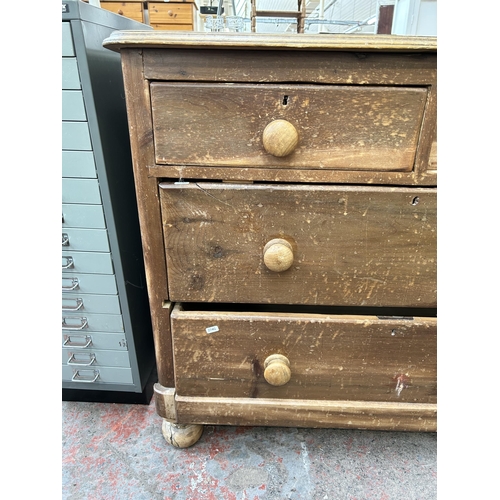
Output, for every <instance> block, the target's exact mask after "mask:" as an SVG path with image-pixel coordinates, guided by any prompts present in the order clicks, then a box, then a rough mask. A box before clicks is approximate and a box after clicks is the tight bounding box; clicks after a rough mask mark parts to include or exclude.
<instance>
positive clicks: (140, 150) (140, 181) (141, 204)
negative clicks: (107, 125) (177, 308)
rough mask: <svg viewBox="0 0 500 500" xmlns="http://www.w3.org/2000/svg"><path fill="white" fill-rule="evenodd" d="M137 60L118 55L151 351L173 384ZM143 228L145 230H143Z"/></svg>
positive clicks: (166, 382) (147, 115) (162, 376)
mask: <svg viewBox="0 0 500 500" xmlns="http://www.w3.org/2000/svg"><path fill="white" fill-rule="evenodd" d="M141 60H142V58H141V53H140V51H135V50H133V51H126V52H125V53H123V54H122V69H123V80H124V84H125V99H126V103H127V116H128V122H129V131H130V147H131V151H132V165H133V169H134V180H135V188H136V195H137V207H138V211H139V223H140V225H141V238H142V248H143V255H144V264H145V269H146V282H147V286H148V295H149V305H150V310H151V319H152V323H153V338H154V343H155V354H156V359H157V363H158V366H159V371H158V378H159V382H160V384H161V385H163V386H164V387H173V386H174V374H173V360H172V348H171V344H172V339H171V336H170V306H169V307H164V302H165V301H166V300H167V299H168V292H167V271H166V267H165V259H164V248H163V238H162V223H161V214H160V206H159V203H160V202H159V196H158V187H157V181H156V179H154V178H149V177H148V175H147V172H148V171H147V169H145V168H144V165H150V164H152V163H153V162H154V151H153V147H152V141H151V110H150V105H149V103H150V97H149V85H148V84H147V82H146V81H145V80H144V78H143V75H142V71H141V66H142V64H141ZM145 228H148V229H147V230H145Z"/></svg>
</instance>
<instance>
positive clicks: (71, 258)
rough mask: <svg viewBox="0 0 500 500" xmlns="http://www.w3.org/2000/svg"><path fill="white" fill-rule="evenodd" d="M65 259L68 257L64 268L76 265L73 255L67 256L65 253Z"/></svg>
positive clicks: (71, 267)
mask: <svg viewBox="0 0 500 500" xmlns="http://www.w3.org/2000/svg"><path fill="white" fill-rule="evenodd" d="M63 259H66V264H63V266H62V268H63V269H73V268H74V267H75V261H74V260H73V257H65V256H64V255H63Z"/></svg>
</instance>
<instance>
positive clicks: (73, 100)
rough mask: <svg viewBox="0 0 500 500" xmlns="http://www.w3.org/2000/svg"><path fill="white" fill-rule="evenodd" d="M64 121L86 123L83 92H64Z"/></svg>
mask: <svg viewBox="0 0 500 500" xmlns="http://www.w3.org/2000/svg"><path fill="white" fill-rule="evenodd" d="M62 119H63V120H70V121H71V120H74V121H85V120H86V119H87V113H86V111H85V103H84V101H83V92H82V91H81V90H63V91H62Z"/></svg>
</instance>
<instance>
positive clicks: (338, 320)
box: [172, 305, 437, 403]
mask: <svg viewBox="0 0 500 500" xmlns="http://www.w3.org/2000/svg"><path fill="white" fill-rule="evenodd" d="M172 335H173V343H174V358H175V366H176V370H175V376H176V381H175V387H176V392H177V394H178V395H179V396H206V397H211V396H216V397H234V398H277V399H313V400H356V401H387V402H411V403H435V402H436V392H437V390H436V380H437V378H436V373H437V372H436V319H435V318H413V319H411V320H408V319H391V320H388V319H379V318H377V317H375V316H334V315H331V316H330V315H322V314H293V313H290V314H287V313H274V314H273V313H229V312H222V313H219V314H217V313H214V312H205V311H183V310H182V308H181V307H179V305H177V306H176V307H175V309H174V311H173V313H172ZM271 355H280V356H283V357H284V358H285V360H283V358H279V359H278V361H277V363H278V366H276V364H273V365H274V366H273V367H271V368H270V370H271V371H272V370H279V369H280V366H279V365H280V363H284V362H285V361H287V362H288V369H289V372H288V375H286V374H285V375H286V376H285V375H282V374H280V373H279V371H278V373H276V371H275V372H274V374H273V373H272V372H271V373H269V371H268V370H267V368H268V366H267V363H266V360H267V359H268V357H269V356H271ZM275 363H276V356H275ZM281 367H282V365H281ZM276 377H278V378H276ZM267 379H269V380H270V382H268V380H267ZM287 380H288V381H287ZM272 383H284V385H279V386H277V385H272Z"/></svg>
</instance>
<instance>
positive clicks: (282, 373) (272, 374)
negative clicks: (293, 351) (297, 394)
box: [264, 354, 292, 386]
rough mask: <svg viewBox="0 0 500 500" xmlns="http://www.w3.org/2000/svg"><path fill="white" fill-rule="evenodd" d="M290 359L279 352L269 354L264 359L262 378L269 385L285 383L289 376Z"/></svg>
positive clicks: (290, 373)
mask: <svg viewBox="0 0 500 500" xmlns="http://www.w3.org/2000/svg"><path fill="white" fill-rule="evenodd" d="M291 376H292V371H291V370H290V361H288V358H286V357H285V356H282V355H281V354H271V356H269V357H267V358H266V360H265V361H264V378H265V379H266V382H267V383H268V384H271V385H275V386H280V385H285V384H286V383H287V382H288V381H289V380H290V378H291Z"/></svg>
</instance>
